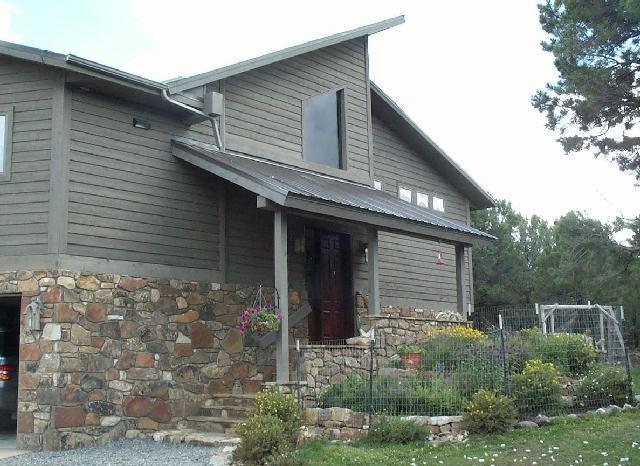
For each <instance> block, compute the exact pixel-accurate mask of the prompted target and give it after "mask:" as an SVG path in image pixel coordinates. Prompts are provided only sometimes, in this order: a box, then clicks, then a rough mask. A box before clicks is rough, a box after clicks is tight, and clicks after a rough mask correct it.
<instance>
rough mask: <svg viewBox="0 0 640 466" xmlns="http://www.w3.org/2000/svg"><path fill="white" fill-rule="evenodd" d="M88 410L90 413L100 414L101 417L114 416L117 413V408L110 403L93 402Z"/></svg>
mask: <svg viewBox="0 0 640 466" xmlns="http://www.w3.org/2000/svg"><path fill="white" fill-rule="evenodd" d="M87 409H88V410H89V412H91V413H95V414H98V415H99V416H113V414H114V413H115V412H116V406H115V405H114V404H113V403H109V402H108V401H91V402H90V403H89V404H88V406H87ZM114 425H115V424H114Z"/></svg>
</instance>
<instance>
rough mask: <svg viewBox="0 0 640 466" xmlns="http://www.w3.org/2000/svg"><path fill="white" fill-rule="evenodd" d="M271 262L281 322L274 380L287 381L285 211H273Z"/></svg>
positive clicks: (287, 323)
mask: <svg viewBox="0 0 640 466" xmlns="http://www.w3.org/2000/svg"><path fill="white" fill-rule="evenodd" d="M273 262H274V274H275V277H274V278H275V280H274V281H275V285H276V290H277V292H278V298H279V308H280V313H281V314H282V322H281V326H280V331H279V332H278V337H277V340H276V382H277V383H287V382H289V278H288V276H287V213H286V212H285V211H284V210H283V209H276V211H275V212H274V213H273Z"/></svg>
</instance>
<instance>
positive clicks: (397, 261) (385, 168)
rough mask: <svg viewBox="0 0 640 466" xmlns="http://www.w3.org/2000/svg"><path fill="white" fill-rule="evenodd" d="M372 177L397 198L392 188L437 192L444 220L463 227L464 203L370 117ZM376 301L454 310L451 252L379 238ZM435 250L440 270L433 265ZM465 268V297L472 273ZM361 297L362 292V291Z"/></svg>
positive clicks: (404, 238)
mask: <svg viewBox="0 0 640 466" xmlns="http://www.w3.org/2000/svg"><path fill="white" fill-rule="evenodd" d="M372 122H373V167H374V178H375V179H376V180H379V181H381V182H382V188H383V190H384V191H385V192H388V193H389V194H392V195H394V196H397V194H398V184H401V185H402V186H403V187H407V188H411V189H412V190H413V191H414V192H415V191H421V192H425V193H427V194H429V195H430V196H431V195H432V194H433V193H439V194H440V195H442V197H444V199H445V206H446V211H445V213H444V215H445V216H446V217H448V218H451V219H453V220H457V221H459V222H463V223H468V219H469V208H468V203H467V200H466V198H465V197H464V196H463V195H462V194H461V193H460V192H459V191H458V190H457V189H455V187H453V186H452V185H451V184H450V183H449V182H448V181H447V180H446V179H445V178H444V177H442V176H441V175H440V174H439V173H437V172H436V171H435V170H434V169H433V168H432V167H431V166H430V165H429V163H428V161H426V160H425V159H424V157H422V156H421V155H420V154H418V153H416V152H415V151H414V150H413V149H412V148H411V147H409V146H408V145H407V144H406V143H405V142H404V141H403V140H402V139H401V138H400V137H399V136H398V135H397V134H396V133H395V132H394V131H393V130H392V129H391V128H389V127H388V126H387V125H386V124H385V123H384V122H382V121H381V120H380V119H379V118H376V116H375V115H374V116H373V119H372ZM379 242H380V244H379V254H380V266H379V267H380V299H381V303H382V305H383V306H389V305H399V306H412V307H418V308H427V309H449V310H455V309H456V304H457V299H456V294H457V292H456V271H455V267H456V265H455V264H456V261H455V250H454V247H453V246H451V245H447V244H444V243H442V244H439V243H437V242H434V241H428V240H421V239H416V238H411V237H407V236H402V235H398V234H392V233H384V232H381V233H380V235H379ZM438 250H441V251H442V257H443V259H444V262H445V264H444V265H436V263H435V261H436V259H437V257H438ZM466 263H467V279H466V282H467V297H468V298H469V299H470V301H468V302H472V301H471V297H470V292H469V290H470V284H471V279H472V272H471V270H470V267H469V261H468V257H467V258H466ZM363 292H366V291H365V290H363Z"/></svg>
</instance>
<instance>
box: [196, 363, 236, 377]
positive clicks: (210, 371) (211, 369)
mask: <svg viewBox="0 0 640 466" xmlns="http://www.w3.org/2000/svg"><path fill="white" fill-rule="evenodd" d="M227 372H229V367H228V366H218V365H217V364H208V365H206V366H204V367H203V368H202V369H200V373H201V374H202V375H204V376H205V377H206V378H208V379H219V378H222V377H224V376H225V375H226V374H227Z"/></svg>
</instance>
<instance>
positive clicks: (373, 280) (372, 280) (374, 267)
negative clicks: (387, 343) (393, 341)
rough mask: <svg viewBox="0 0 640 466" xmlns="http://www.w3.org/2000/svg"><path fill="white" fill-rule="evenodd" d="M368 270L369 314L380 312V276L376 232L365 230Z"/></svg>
mask: <svg viewBox="0 0 640 466" xmlns="http://www.w3.org/2000/svg"><path fill="white" fill-rule="evenodd" d="M367 248H368V257H369V259H368V262H369V263H368V264H367V265H368V269H369V306H368V312H369V314H378V313H379V312H380V276H379V273H378V230H377V229H375V228H373V227H369V228H368V229H367Z"/></svg>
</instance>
